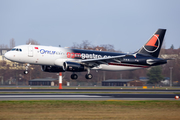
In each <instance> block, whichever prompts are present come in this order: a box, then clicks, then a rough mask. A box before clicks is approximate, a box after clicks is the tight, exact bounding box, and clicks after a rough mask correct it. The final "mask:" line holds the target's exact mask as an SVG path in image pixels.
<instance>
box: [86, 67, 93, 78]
mask: <svg viewBox="0 0 180 120" xmlns="http://www.w3.org/2000/svg"><path fill="white" fill-rule="evenodd" d="M87 71H88V74H86V75H85V78H86V79H92V78H93V75H92V74H90V68H88V69H87Z"/></svg>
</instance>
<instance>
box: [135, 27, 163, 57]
mask: <svg viewBox="0 0 180 120" xmlns="http://www.w3.org/2000/svg"><path fill="white" fill-rule="evenodd" d="M165 33H166V29H158V30H157V31H156V32H155V33H154V34H153V35H152V37H151V38H150V39H149V40H148V42H147V43H146V44H145V45H144V46H143V47H142V48H141V49H140V50H139V51H138V52H137V53H140V54H146V55H151V56H153V57H158V55H159V52H160V49H161V46H162V44H163V40H164V35H165Z"/></svg>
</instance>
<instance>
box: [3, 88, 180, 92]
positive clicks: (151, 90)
mask: <svg viewBox="0 0 180 120" xmlns="http://www.w3.org/2000/svg"><path fill="white" fill-rule="evenodd" d="M0 92H180V90H168V89H167V90H166V89H33V88H32V89H0Z"/></svg>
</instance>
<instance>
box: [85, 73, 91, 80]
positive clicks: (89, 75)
mask: <svg viewBox="0 0 180 120" xmlns="http://www.w3.org/2000/svg"><path fill="white" fill-rule="evenodd" d="M85 78H86V79H92V78H93V75H92V74H86V76H85Z"/></svg>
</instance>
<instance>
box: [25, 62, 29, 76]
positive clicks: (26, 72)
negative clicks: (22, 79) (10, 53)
mask: <svg viewBox="0 0 180 120" xmlns="http://www.w3.org/2000/svg"><path fill="white" fill-rule="evenodd" d="M29 66H30V65H29V64H26V66H25V67H26V70H25V71H24V74H28V73H29V71H28V67H29Z"/></svg>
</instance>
